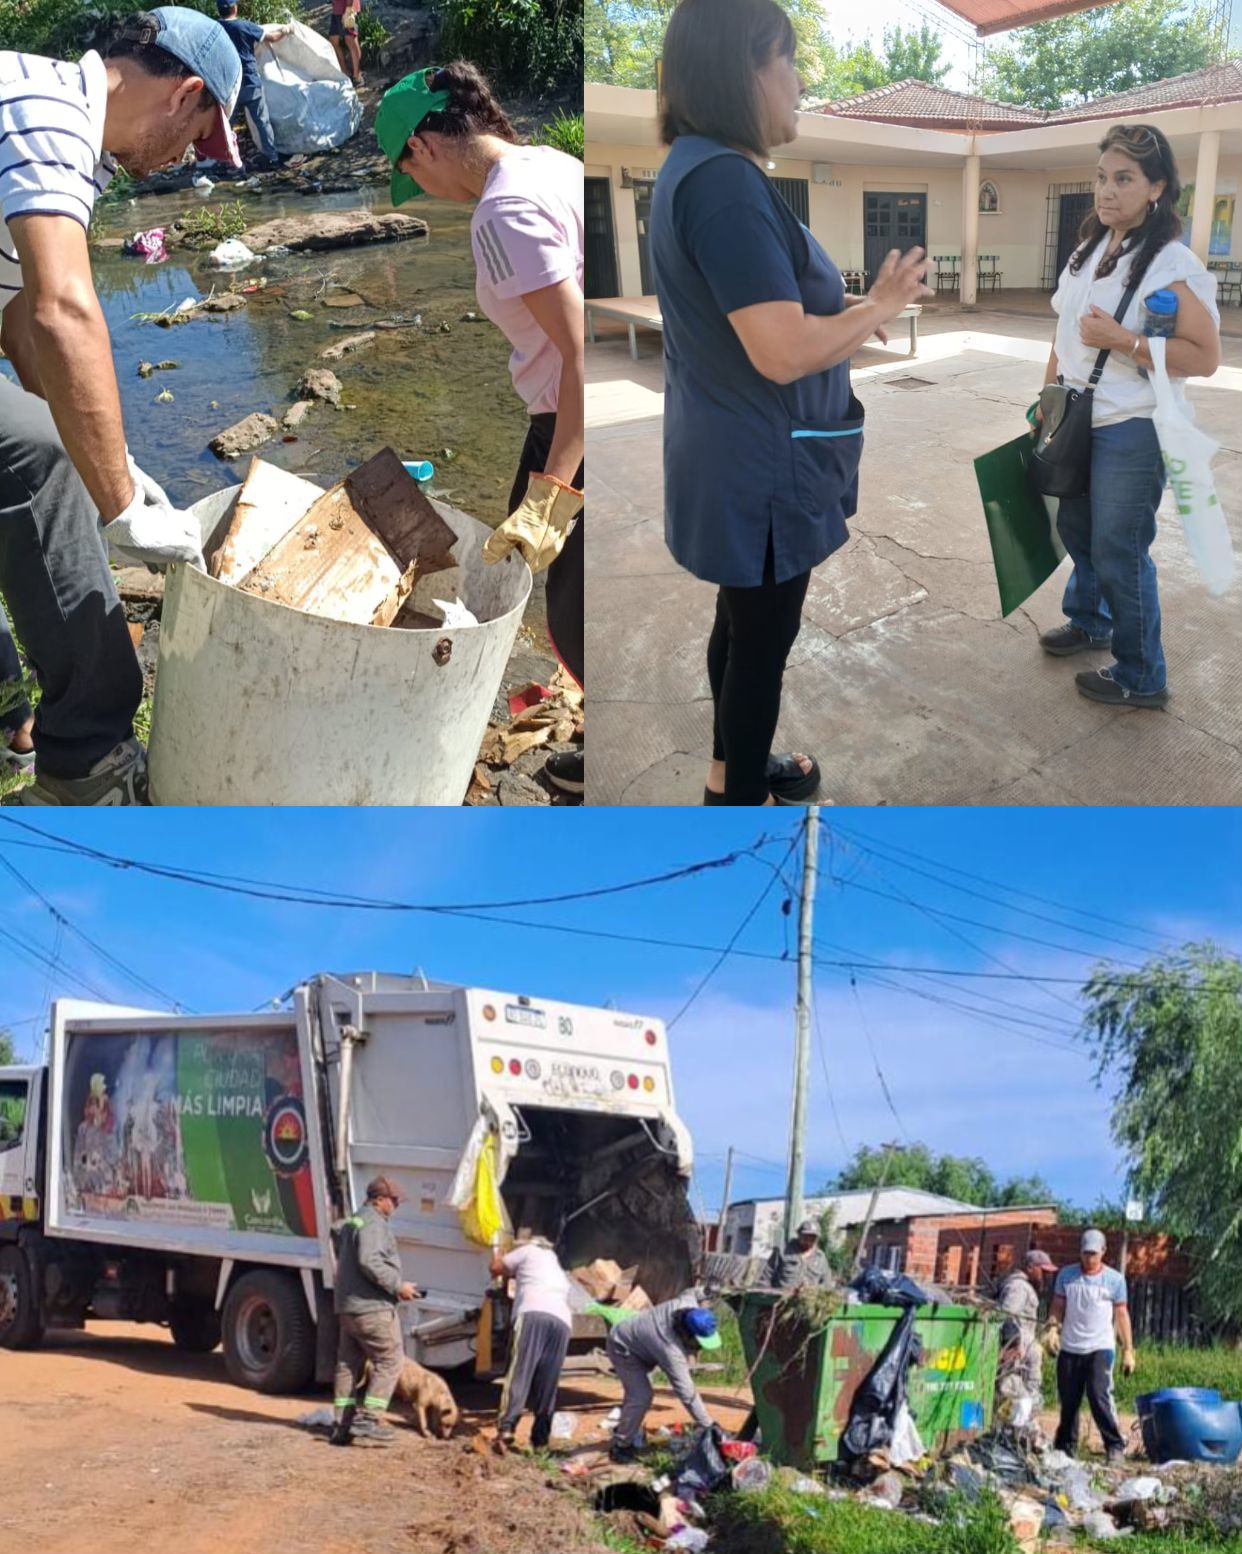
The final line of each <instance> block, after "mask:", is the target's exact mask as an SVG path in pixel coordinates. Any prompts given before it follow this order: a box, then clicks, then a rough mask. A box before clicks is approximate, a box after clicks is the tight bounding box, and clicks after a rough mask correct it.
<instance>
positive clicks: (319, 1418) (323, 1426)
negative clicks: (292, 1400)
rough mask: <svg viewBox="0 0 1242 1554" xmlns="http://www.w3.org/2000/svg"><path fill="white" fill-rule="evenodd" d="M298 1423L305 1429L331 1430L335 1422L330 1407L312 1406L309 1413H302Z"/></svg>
mask: <svg viewBox="0 0 1242 1554" xmlns="http://www.w3.org/2000/svg"><path fill="white" fill-rule="evenodd" d="M298 1423H299V1424H300V1425H301V1426H302V1428H303V1429H304V1430H330V1429H331V1428H332V1426H333V1424H334V1423H335V1420H334V1419H333V1416H332V1410H331V1409H330V1408H312V1409H311V1411H310V1413H309V1414H300V1415H299V1416H298Z"/></svg>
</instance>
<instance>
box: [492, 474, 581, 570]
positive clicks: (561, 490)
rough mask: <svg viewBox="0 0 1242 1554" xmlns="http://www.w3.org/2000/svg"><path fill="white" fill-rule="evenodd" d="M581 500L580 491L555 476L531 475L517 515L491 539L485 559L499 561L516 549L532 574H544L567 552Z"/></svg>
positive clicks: (511, 516)
mask: <svg viewBox="0 0 1242 1554" xmlns="http://www.w3.org/2000/svg"><path fill="white" fill-rule="evenodd" d="M582 500H583V499H582V492H581V491H578V490H577V489H575V487H573V486H570V485H566V483H565V482H564V481H563V480H557V478H556V477H555V475H532V476H531V477H530V483H529V484H528V485H527V487H526V495H525V496H524V497H523V498H522V500H521V502H520V503H519V504H518V508H517V511H516V512H512V513H510V514H509V516H508V517H507V518H506V519H505V521H504V522H503V523H502V524H501V525H500V527H499V528H498V529H494V530H493V531H492V533H491V534H490V535H489V536H488V540H487V543H486V544H485V545H484V547H483V559H484V560H485V561H500V560H501V559H502V558H503V557H504V556H507V555H508V554H509V552H510V551H511V550H513V549H514V548H516V549H518V550H520V551H521V553H522V555H523V556H524V557H525V558H526V564H527V566H528V567H529V568H530V569H531V571H532V572H542V571H543V569H544V568H545V567H548V566H551V565H552V563H553V562H554V561H555V560H556V558H557V557H558V556H559V555H560V553H561V551H562V549H563V548H564V545H565V541H566V540H567V539H568V538H569V531H570V529H571V528H572V527H573V522H574V519H575V518H576V517H577V516H578V514H579V513H580V512H581V511H582Z"/></svg>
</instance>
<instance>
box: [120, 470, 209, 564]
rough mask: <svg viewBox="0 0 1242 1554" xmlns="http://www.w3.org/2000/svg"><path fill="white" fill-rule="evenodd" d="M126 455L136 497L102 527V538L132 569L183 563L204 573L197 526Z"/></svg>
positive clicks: (161, 487)
mask: <svg viewBox="0 0 1242 1554" xmlns="http://www.w3.org/2000/svg"><path fill="white" fill-rule="evenodd" d="M125 456H126V460H127V461H128V463H129V473H130V478H131V479H132V480H133V482H134V495H133V500H132V501H131V502H130V504H129V506H128V507H127V508H126V509H125V510H124V512H122V513H119V514H118V515H117V516H116V517H115V518H114V519H113V520H112V521H111V523H106V524H104V525H103V535H104V538H105V539H106V540H107V542H108V545H109V547H110V548H111V550H112V551H113V552H114V554H115V555H116V556H117V557H118V558H119V559H120V560H122V561H125V562H127V563H129V565H131V566H152V567H166V566H168V565H169V564H170V563H172V562H174V561H184V562H187V563H188V564H189V565H190V566H192V567H197V568H198V570H199V571H200V572H205V571H206V570H207V565H206V562H205V561H204V560H203V542H202V535H201V533H200V531H199V527H198V524H197V523H195V521H194V519H193V518H191V517H190V515H189V514H188V513H184V512H181V511H180V510H179V509H178V508H175V507H174V506H173V505H172V503H171V502H170V501H169V499H168V494H167V492H166V491H165V490H164V488H163V486H161V485H160V484H159V482H158V481H155V480H152V479H151V477H150V476H149V475H146V474H144V473H143V472H142V470H140V469H139V468H138V466H137V465H136V464H135V463H134V461H133V459H132V458H131V457H130V455H129V453H128V451H127V452H126V455H125Z"/></svg>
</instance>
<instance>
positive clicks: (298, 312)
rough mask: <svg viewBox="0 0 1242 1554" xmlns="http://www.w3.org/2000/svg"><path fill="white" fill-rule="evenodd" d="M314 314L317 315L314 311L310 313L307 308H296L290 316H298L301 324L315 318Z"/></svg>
mask: <svg viewBox="0 0 1242 1554" xmlns="http://www.w3.org/2000/svg"><path fill="white" fill-rule="evenodd" d="M314 316H315V315H314V314H313V313H308V312H307V311H306V309H305V308H294V310H293V312H292V313H290V315H289V317H290V318H296V319H297V321H298V323H299V324H305V323H307V322H308V321H309V320H310V319H312V318H314Z"/></svg>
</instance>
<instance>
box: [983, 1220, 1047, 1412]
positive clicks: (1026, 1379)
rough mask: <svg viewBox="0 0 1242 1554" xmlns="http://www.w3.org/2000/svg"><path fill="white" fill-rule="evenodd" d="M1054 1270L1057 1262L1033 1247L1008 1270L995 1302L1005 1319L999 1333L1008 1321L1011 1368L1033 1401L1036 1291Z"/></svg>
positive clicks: (1038, 1365)
mask: <svg viewBox="0 0 1242 1554" xmlns="http://www.w3.org/2000/svg"><path fill="white" fill-rule="evenodd" d="M1056 1271H1057V1265H1056V1264H1055V1263H1054V1262H1053V1261H1052V1259H1051V1258H1050V1257H1049V1256H1048V1254H1047V1252H1041V1251H1040V1250H1039V1249H1038V1248H1037V1247H1034V1248H1032V1249H1031V1250H1030V1251H1029V1252H1028V1253H1027V1254H1026V1256H1025V1257H1024V1258H1023V1259H1022V1266H1021V1267H1020V1268H1015V1269H1014V1270H1013V1271H1012V1272H1011V1273H1009V1274H1008V1275H1007V1276H1006V1278H1005V1280H1004V1282H1003V1283H1002V1284H1001V1287H1000V1296H999V1302H998V1303H999V1305H1000V1308H1001V1310H1002V1311H1003V1312H1004V1313H1005V1318H1006V1320H1005V1323H1004V1326H1003V1327H1002V1329H1001V1332H1002V1335H1004V1334H1005V1333H1006V1330H1007V1329H1009V1327H1010V1324H1011V1323H1012V1332H1011V1334H1010V1336H1009V1339H1008V1340H1007V1347H1008V1348H1009V1349H1010V1350H1011V1351H1012V1355H1013V1360H1014V1362H1015V1363H1014V1364H1013V1365H1012V1367H1011V1370H1012V1372H1013V1373H1015V1374H1017V1375H1018V1377H1019V1378H1020V1379H1021V1381H1022V1385H1023V1389H1024V1390H1025V1391H1026V1392H1027V1393H1028V1394H1029V1395H1030V1396H1031V1397H1032V1398H1034V1399H1035V1400H1036V1402H1037V1403H1038V1400H1039V1399H1040V1397H1042V1395H1043V1376H1044V1349H1043V1345H1042V1344H1041V1343H1040V1341H1039V1332H1038V1323H1039V1293H1040V1289H1041V1288H1042V1286H1043V1285H1044V1283H1045V1282H1046V1281H1047V1280H1049V1279H1050V1278H1051V1277H1052V1276H1053V1275H1055V1273H1056Z"/></svg>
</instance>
